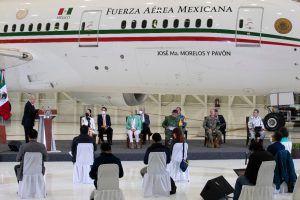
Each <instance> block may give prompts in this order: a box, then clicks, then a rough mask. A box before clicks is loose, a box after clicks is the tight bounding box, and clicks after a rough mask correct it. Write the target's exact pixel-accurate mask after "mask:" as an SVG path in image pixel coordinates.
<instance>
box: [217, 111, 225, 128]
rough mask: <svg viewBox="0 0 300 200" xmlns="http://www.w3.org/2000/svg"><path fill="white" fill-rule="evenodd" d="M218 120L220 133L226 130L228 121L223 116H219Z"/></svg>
mask: <svg viewBox="0 0 300 200" xmlns="http://www.w3.org/2000/svg"><path fill="white" fill-rule="evenodd" d="M218 120H219V123H220V124H219V125H218V126H220V131H222V132H223V131H224V132H225V130H226V121H225V118H224V117H223V115H218Z"/></svg>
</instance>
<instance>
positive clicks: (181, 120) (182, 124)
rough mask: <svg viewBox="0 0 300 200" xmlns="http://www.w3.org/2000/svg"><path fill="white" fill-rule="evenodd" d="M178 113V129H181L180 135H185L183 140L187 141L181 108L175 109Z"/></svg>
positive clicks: (184, 119) (185, 124)
mask: <svg viewBox="0 0 300 200" xmlns="http://www.w3.org/2000/svg"><path fill="white" fill-rule="evenodd" d="M176 110H177V112H178V118H179V125H178V126H179V127H180V128H181V131H182V133H183V134H184V135H185V139H187V134H188V131H187V129H186V126H187V122H186V118H185V116H184V115H183V114H182V113H181V107H177V108H176Z"/></svg>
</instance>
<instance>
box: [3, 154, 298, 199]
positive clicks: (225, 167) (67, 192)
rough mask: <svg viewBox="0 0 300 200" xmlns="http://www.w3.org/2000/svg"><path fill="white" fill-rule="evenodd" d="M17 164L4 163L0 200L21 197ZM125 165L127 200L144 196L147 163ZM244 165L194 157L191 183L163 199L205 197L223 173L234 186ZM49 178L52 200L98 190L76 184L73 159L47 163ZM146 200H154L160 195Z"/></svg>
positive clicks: (84, 195) (284, 196) (123, 182)
mask: <svg viewBox="0 0 300 200" xmlns="http://www.w3.org/2000/svg"><path fill="white" fill-rule="evenodd" d="M294 162H295V167H296V171H297V174H299V173H300V160H295V161H294ZM15 164H16V163H13V162H8V163H1V165H0V175H1V179H0V199H19V198H18V196H17V190H18V184H17V182H16V178H15V175H14V171H13V167H14V165H15ZM122 164H123V168H124V177H123V178H121V179H120V188H121V189H122V191H123V193H124V196H125V199H130V200H140V199H144V198H143V190H142V177H141V176H140V174H139V170H140V169H141V168H142V167H144V164H143V163H142V162H141V161H124V162H122ZM58 166H59V167H58ZM244 167H245V164H244V160H226V161H224V160H210V161H207V160H201V161H194V160H193V161H191V163H190V167H189V168H190V182H188V183H176V185H177V193H176V194H175V195H172V196H170V197H165V198H159V199H161V200H167V199H170V200H175V199H180V200H191V199H202V198H201V197H200V195H199V194H200V192H201V191H202V189H203V187H204V186H205V183H206V182H207V181H208V180H209V179H212V178H215V177H217V176H220V175H223V176H224V177H225V179H226V180H227V181H228V182H229V183H230V184H231V185H232V186H234V184H235V180H236V178H237V175H236V174H235V173H234V172H233V170H232V169H234V168H244ZM58 169H59V170H58ZM45 177H46V178H45V179H46V188H47V199H48V200H57V199H64V200H83V199H88V198H89V195H90V193H91V191H92V190H93V189H94V186H93V185H73V183H72V163H71V162H59V163H57V162H47V163H46V176H45ZM231 196H232V194H231ZM145 199H148V200H154V199H158V198H145ZM275 200H292V195H291V194H280V195H276V196H275Z"/></svg>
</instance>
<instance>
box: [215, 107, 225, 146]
mask: <svg viewBox="0 0 300 200" xmlns="http://www.w3.org/2000/svg"><path fill="white" fill-rule="evenodd" d="M215 116H216V118H217V120H218V122H217V126H219V127H220V129H219V130H220V131H221V133H222V134H223V140H224V143H225V137H226V121H225V118H224V117H223V115H219V111H218V109H215Z"/></svg>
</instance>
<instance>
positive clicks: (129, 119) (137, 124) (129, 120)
mask: <svg viewBox="0 0 300 200" xmlns="http://www.w3.org/2000/svg"><path fill="white" fill-rule="evenodd" d="M133 119H135V129H136V130H139V131H141V130H142V118H141V116H140V115H135V116H131V115H130V116H128V117H127V123H126V128H127V129H128V130H130V129H131V123H132V120H133Z"/></svg>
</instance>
